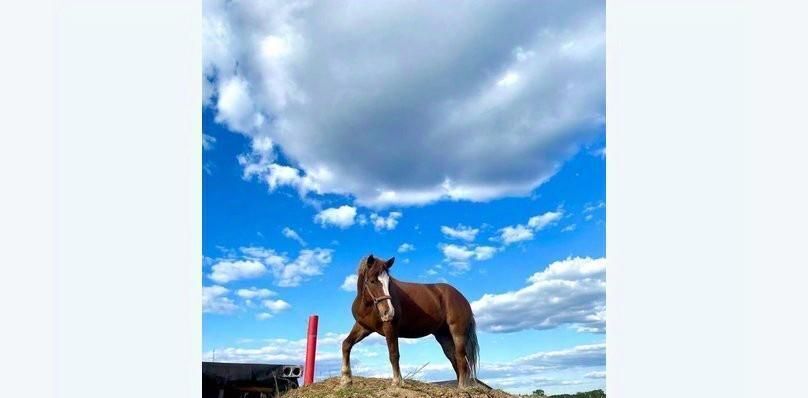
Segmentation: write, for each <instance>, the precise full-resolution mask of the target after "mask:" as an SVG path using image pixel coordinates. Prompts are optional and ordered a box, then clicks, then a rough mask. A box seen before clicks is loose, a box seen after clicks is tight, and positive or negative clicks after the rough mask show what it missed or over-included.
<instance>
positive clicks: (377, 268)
mask: <svg viewBox="0 0 808 398" xmlns="http://www.w3.org/2000/svg"><path fill="white" fill-rule="evenodd" d="M395 260H396V258H395V257H391V258H390V259H389V260H387V261H384V260H380V259H378V258H375V257H373V255H372V254H371V255H369V256H367V257H366V258H364V259H363V260H362V262H361V263H360V264H359V278H358V280H357V283H358V286H357V291H358V294H359V295H365V297H366V298H367V299H369V300H371V301H373V304H374V306H375V307H376V310H377V311H379V316H380V317H381V319H382V322H387V321H390V320H392V319H393V316H395V314H396V310H395V309H394V308H393V301H392V297H390V273H389V270H390V267H392V266H393V262H394V261H395Z"/></svg>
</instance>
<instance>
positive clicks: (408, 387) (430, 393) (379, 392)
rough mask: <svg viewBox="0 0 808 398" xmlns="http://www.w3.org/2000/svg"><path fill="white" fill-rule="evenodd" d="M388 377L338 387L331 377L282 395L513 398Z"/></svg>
mask: <svg viewBox="0 0 808 398" xmlns="http://www.w3.org/2000/svg"><path fill="white" fill-rule="evenodd" d="M391 382H392V380H391V379H375V378H365V377H356V376H354V378H353V384H352V385H351V386H349V387H344V388H342V387H340V385H339V378H338V377H332V378H330V379H326V380H323V381H321V382H318V383H314V384H312V385H310V386H306V387H301V388H299V389H297V390H292V391H290V392H288V393H286V394H284V395H283V398H365V397H370V398H392V397H399V398H422V397H423V398H428V397H442V398H455V397H457V398H461V397H462V398H482V397H490V398H512V397H513V395H510V394H507V393H505V392H503V391H501V390H490V391H486V390H485V389H483V388H477V387H475V388H468V389H463V390H458V389H457V388H455V387H445V386H437V385H434V384H427V383H422V382H420V381H414V380H406V381H405V382H404V385H403V386H401V387H392V386H391V385H390V383H391Z"/></svg>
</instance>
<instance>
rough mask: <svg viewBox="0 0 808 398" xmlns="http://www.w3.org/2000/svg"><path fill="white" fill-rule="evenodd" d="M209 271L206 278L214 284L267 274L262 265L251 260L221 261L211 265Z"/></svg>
mask: <svg viewBox="0 0 808 398" xmlns="http://www.w3.org/2000/svg"><path fill="white" fill-rule="evenodd" d="M211 269H212V272H211V273H209V274H208V278H209V279H210V280H212V281H214V282H216V283H227V282H232V281H235V280H239V279H251V278H257V277H259V276H261V275H264V274H265V273H266V272H267V269H266V267H265V266H264V264H262V263H260V262H258V261H253V260H237V261H232V260H223V261H220V262H218V263H216V264H213V267H211Z"/></svg>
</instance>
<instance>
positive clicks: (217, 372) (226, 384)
mask: <svg viewBox="0 0 808 398" xmlns="http://www.w3.org/2000/svg"><path fill="white" fill-rule="evenodd" d="M302 374H303V368H302V367H301V366H299V365H270V364H258V363H224V362H202V398H270V397H274V396H275V395H276V393H278V394H280V393H283V392H284V391H286V390H289V389H292V388H297V387H298V381H297V379H298V378H299V377H300V376H301V375H302Z"/></svg>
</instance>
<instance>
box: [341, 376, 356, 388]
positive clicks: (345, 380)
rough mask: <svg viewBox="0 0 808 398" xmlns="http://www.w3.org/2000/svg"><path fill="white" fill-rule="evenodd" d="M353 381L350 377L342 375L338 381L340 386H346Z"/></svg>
mask: <svg viewBox="0 0 808 398" xmlns="http://www.w3.org/2000/svg"><path fill="white" fill-rule="evenodd" d="M352 383H353V381H351V378H350V377H346V376H342V379H341V380H340V381H339V385H340V387H348V386H350V385H351V384H352Z"/></svg>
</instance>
